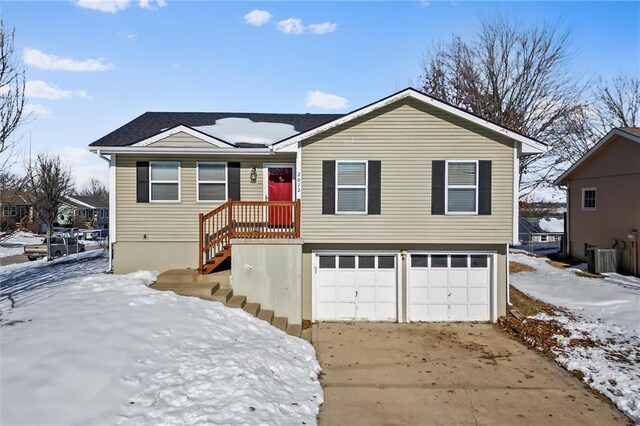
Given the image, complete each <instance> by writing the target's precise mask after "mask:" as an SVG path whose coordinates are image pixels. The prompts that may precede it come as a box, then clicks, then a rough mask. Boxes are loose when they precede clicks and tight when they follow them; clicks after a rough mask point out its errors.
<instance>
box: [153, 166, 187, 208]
mask: <svg viewBox="0 0 640 426" xmlns="http://www.w3.org/2000/svg"><path fill="white" fill-rule="evenodd" d="M149 201H152V202H160V203H175V202H180V163H179V162H177V161H155V162H151V163H149Z"/></svg>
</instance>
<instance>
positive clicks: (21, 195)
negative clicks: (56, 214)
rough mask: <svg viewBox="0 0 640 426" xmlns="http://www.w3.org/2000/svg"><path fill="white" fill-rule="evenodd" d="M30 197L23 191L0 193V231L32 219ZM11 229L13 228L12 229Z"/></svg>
mask: <svg viewBox="0 0 640 426" xmlns="http://www.w3.org/2000/svg"><path fill="white" fill-rule="evenodd" d="M31 200H32V197H31V196H30V195H29V194H28V193H26V192H23V191H10V190H3V191H1V192H0V229H5V228H7V227H11V228H12V227H13V226H15V224H17V223H18V222H24V220H29V218H31V217H33V210H32V204H33V203H32V201H31ZM12 229H13V228H12Z"/></svg>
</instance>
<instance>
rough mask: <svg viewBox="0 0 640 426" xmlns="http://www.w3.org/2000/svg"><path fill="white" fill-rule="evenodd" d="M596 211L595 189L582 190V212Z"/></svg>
mask: <svg viewBox="0 0 640 426" xmlns="http://www.w3.org/2000/svg"><path fill="white" fill-rule="evenodd" d="M595 209H596V189H595V188H582V210H595Z"/></svg>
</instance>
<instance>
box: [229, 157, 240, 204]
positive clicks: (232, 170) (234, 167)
mask: <svg viewBox="0 0 640 426" xmlns="http://www.w3.org/2000/svg"><path fill="white" fill-rule="evenodd" d="M227 185H229V189H228V191H229V198H231V199H232V200H234V201H240V163H227Z"/></svg>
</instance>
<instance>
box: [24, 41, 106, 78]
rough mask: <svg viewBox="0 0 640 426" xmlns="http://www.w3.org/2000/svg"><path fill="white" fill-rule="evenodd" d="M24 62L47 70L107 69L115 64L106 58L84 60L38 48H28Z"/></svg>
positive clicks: (25, 51) (79, 70) (80, 70)
mask: <svg viewBox="0 0 640 426" xmlns="http://www.w3.org/2000/svg"><path fill="white" fill-rule="evenodd" d="M23 58H24V62H25V63H26V64H27V65H31V66H33V67H36V68H42V69H45V70H62V71H75V72H83V71H106V70H110V69H112V68H113V65H112V64H110V63H108V62H106V60H105V59H104V58H98V59H93V58H87V59H83V60H76V59H69V58H61V57H59V56H55V55H50V54H48V53H44V52H42V51H40V50H38V49H31V48H28V47H27V48H26V49H24V53H23Z"/></svg>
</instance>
